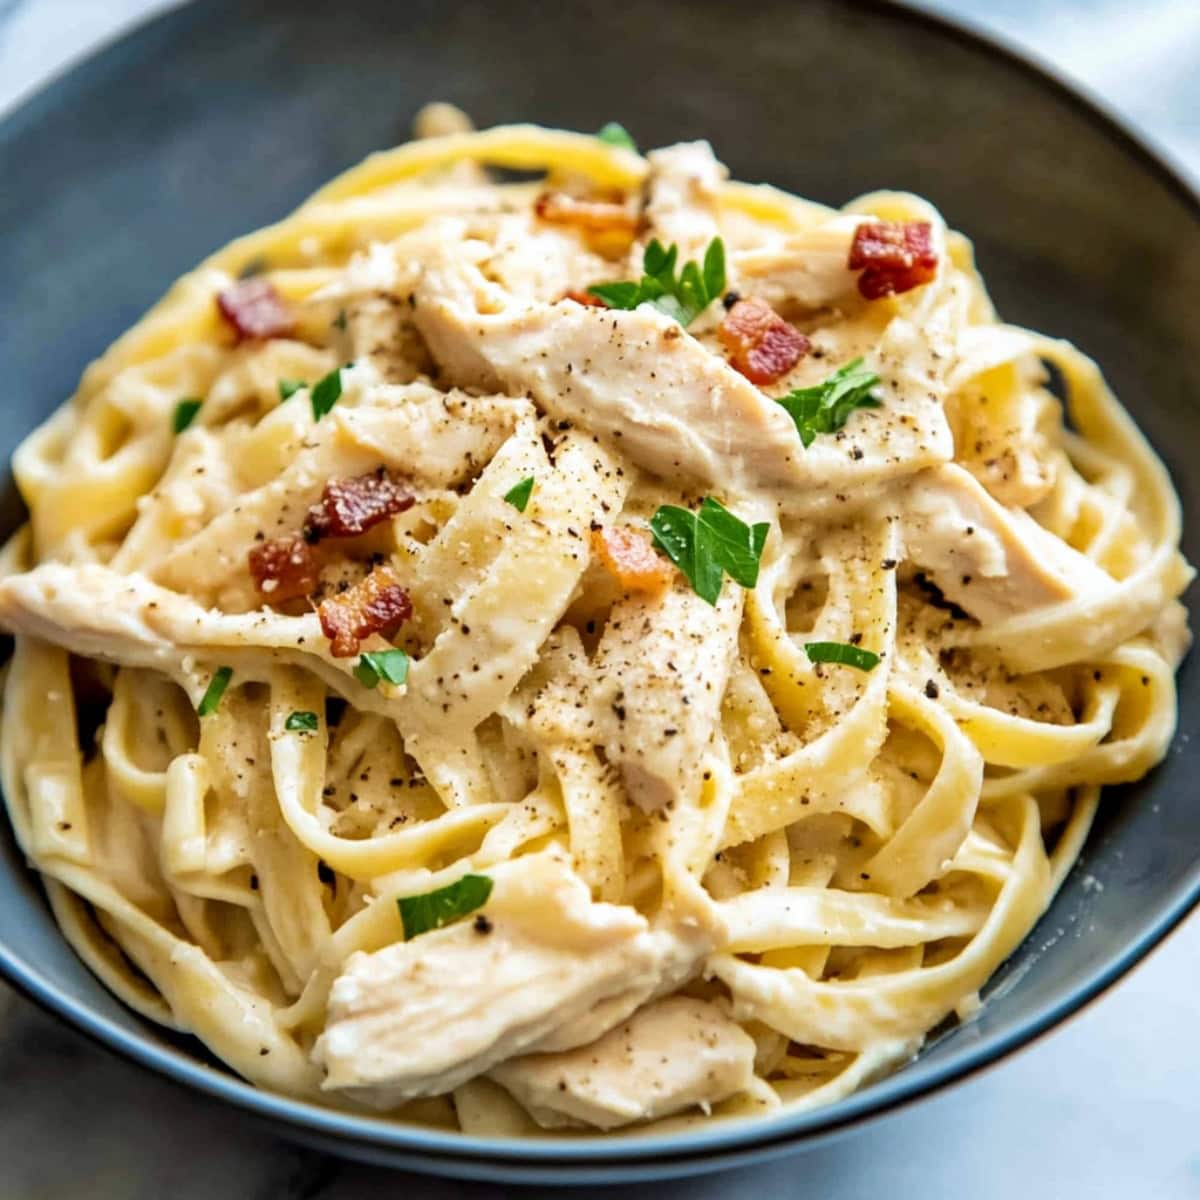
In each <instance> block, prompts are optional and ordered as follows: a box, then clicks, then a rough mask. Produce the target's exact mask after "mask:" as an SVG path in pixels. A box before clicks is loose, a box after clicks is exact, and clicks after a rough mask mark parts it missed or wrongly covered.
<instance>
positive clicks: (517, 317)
mask: <svg viewBox="0 0 1200 1200" xmlns="http://www.w3.org/2000/svg"><path fill="white" fill-rule="evenodd" d="M416 293H417V314H416V321H417V324H418V326H419V328H420V330H421V333H422V334H423V336H424V337H425V339H426V341H427V342H428V344H429V349H430V352H431V353H432V355H433V357H434V359H435V360H436V361H437V363H438V364H439V366H440V367H441V368H442V373H443V375H444V376H445V377H446V379H447V380H448V381H449V382H452V383H454V384H457V385H460V386H463V387H474V388H479V389H482V390H484V391H495V390H498V389H499V390H506V391H508V392H509V393H510V394H513V395H526V396H528V397H530V398H532V399H533V400H535V401H536V402H537V404H538V405H539V406H540V407H541V408H542V409H543V410H544V411H545V412H547V413H549V414H550V416H552V417H554V418H556V419H558V420H560V421H561V420H565V421H571V422H572V423H576V424H578V425H580V426H582V427H583V428H585V429H588V430H590V431H592V432H593V433H597V434H600V435H601V436H602V437H604V438H606V439H608V440H610V441H611V443H612V445H613V446H614V448H616V449H618V450H620V451H623V452H624V453H625V454H627V455H628V456H629V458H630V459H632V460H633V461H634V462H635V463H636V464H637V465H638V466H640V467H642V468H643V469H645V470H647V471H649V472H652V473H653V474H655V475H658V476H660V477H662V478H664V479H668V480H670V481H672V482H678V481H679V480H680V478H681V477H682V478H683V479H684V480H687V481H688V482H690V483H693V484H699V485H701V486H703V487H707V488H711V489H713V490H715V491H717V492H718V493H719V494H722V495H738V494H741V495H753V494H764V493H766V494H769V495H771V496H773V497H774V498H775V499H776V500H778V501H779V502H780V503H783V504H784V505H786V506H788V507H791V508H799V507H805V506H809V507H812V506H820V505H827V504H830V503H834V502H836V501H840V500H844V499H845V498H846V497H845V495H843V494H842V489H846V490H847V491H849V490H850V489H853V490H854V493H855V495H856V496H860V497H861V496H862V495H863V489H864V488H867V487H870V486H873V485H876V484H884V483H890V482H892V481H894V480H895V478H896V476H897V475H901V474H902V475H908V474H911V473H913V472H915V471H919V470H921V469H922V468H924V467H928V466H932V465H934V464H936V463H940V462H945V461H947V460H948V459H949V458H950V457H951V455H952V452H953V441H952V439H951V436H950V428H949V425H948V424H947V422H946V418H945V415H944V413H943V411H942V405H941V400H940V398H939V392H938V391H937V390H935V389H938V388H940V387H941V384H940V382H938V379H937V378H934V377H932V376H931V372H932V371H933V369H934V367H937V369H938V370H940V367H938V365H937V364H936V363H933V362H932V359H931V357H930V356H929V355H928V354H926V353H925V349H924V343H921V347H920V348H919V349H920V355H919V356H911V363H910V364H909V365H906V366H905V367H904V368H903V369H902V370H900V371H898V372H897V373H896V386H895V387H894V388H892V389H889V390H888V392H887V393H885V396H884V403H883V406H882V407H881V408H879V409H876V410H874V411H872V412H871V413H869V414H856V415H855V417H854V418H852V423H851V425H849V426H847V429H846V434H845V436H842V435H839V436H838V437H836V438H819V439H817V441H815V442H814V443H813V444H812V445H811V446H810V447H809V448H808V449H807V450H805V448H804V446H803V445H802V443H801V441H800V436H799V434H798V433H797V432H796V427H795V424H794V423H793V421H792V418H791V417H790V416H788V414H787V411H786V410H785V409H784V408H783V407H781V406H780V405H779V404H776V403H775V401H774V400H772V399H771V397H770V396H768V395H767V394H766V393H765V392H763V391H761V390H760V389H759V388H757V387H755V386H754V384H752V383H751V382H750V381H749V380H748V379H746V378H745V377H744V376H742V375H739V374H738V372H737V371H735V370H734V369H733V368H732V367H731V366H730V365H729V364H728V363H727V362H726V361H725V359H724V358H722V357H721V356H720V355H719V354H715V353H713V352H712V351H710V350H709V349H708V348H706V347H705V346H704V345H703V344H702V343H701V342H700V341H698V340H697V339H696V338H693V337H692V336H691V335H690V334H688V333H686V332H685V331H684V330H683V329H681V328H680V326H679V324H678V323H677V322H676V321H674V320H673V319H672V318H670V317H668V316H666V315H665V314H663V313H660V312H659V311H658V310H657V309H655V308H652V307H650V306H648V305H642V306H641V307H639V308H637V309H635V310H633V311H632V312H628V311H622V310H615V309H597V308H588V307H584V306H582V305H579V304H575V303H573V302H572V301H564V302H562V303H559V304H540V303H536V302H528V303H527V302H524V301H519V300H517V299H516V298H515V297H513V296H512V295H511V294H509V293H507V292H505V291H504V289H502V288H500V287H499V286H497V285H496V284H494V283H492V282H490V281H489V280H488V279H487V278H486V277H485V276H484V275H483V273H482V271H480V270H479V268H477V267H475V266H473V265H472V264H471V263H470V262H469V261H468V260H467V258H466V257H465V256H464V255H462V254H461V253H459V252H458V251H457V250H451V251H446V252H444V253H442V254H441V255H440V256H439V257H438V258H437V259H436V261H434V262H432V263H431V264H430V266H429V268H428V269H427V270H426V272H425V274H424V275H423V276H422V279H421V283H420V285H419V286H418V287H417V289H416ZM915 336H916V335H915V331H910V330H907V327H904V329H900V328H897V331H896V332H895V334H894V335H893V338H892V341H893V343H894V345H895V349H896V351H897V352H899V351H901V350H902V349H903V350H904V352H905V354H906V355H907V349H906V347H907V345H908V342H909V341H911V340H912V338H913V337H915ZM891 353H892V352H891V351H889V355H890V354H891ZM823 373H824V372H823Z"/></svg>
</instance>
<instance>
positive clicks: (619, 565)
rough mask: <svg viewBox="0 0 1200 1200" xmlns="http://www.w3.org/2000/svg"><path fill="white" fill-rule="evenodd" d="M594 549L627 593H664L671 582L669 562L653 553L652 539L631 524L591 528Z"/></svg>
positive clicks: (655, 594) (652, 594) (656, 594)
mask: <svg viewBox="0 0 1200 1200" xmlns="http://www.w3.org/2000/svg"><path fill="white" fill-rule="evenodd" d="M592 551H593V552H594V553H595V555H596V557H597V558H598V559H599V560H600V562H601V563H603V564H604V566H605V567H606V568H607V569H608V571H609V572H610V573H611V574H612V575H613V576H614V577H615V578H616V580H617V582H618V583H619V584H620V585H621V587H622V588H624V589H625V591H627V592H642V593H644V594H646V595H650V596H658V595H661V594H662V593H663V592H664V591H666V589H667V588H668V587H669V586H670V584H671V576H672V574H673V572H672V569H671V566H670V564H669V563H667V562H664V561H663V559H661V558H660V557H659V556H658V555H657V554H655V553H654V547H653V546H652V545H651V542H650V539H649V538H648V537H647V536H646V534H644V533H642V532H641V530H639V529H631V528H630V527H629V526H628V525H608V526H605V527H604V528H603V529H593V530H592Z"/></svg>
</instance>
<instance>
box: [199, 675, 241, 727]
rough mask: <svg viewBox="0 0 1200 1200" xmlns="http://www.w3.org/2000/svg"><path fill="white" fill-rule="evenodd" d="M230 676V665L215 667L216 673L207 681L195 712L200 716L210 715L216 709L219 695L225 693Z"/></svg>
mask: <svg viewBox="0 0 1200 1200" xmlns="http://www.w3.org/2000/svg"><path fill="white" fill-rule="evenodd" d="M232 678H233V668H232V667H218V668H217V670H216V674H215V675H213V677H212V678H211V679H210V680H209V681H208V687H206V688H205V689H204V695H203V696H201V697H200V703H199V704H198V705H197V706H196V712H198V713H199V714H200V716H202V717H211V716H212V715H213V713H215V712H216V711H217V706H218V705H219V704H220V703H221V697H222V696H223V695H225V689H226V688H227V687H228V686H229V681H230V680H231V679H232Z"/></svg>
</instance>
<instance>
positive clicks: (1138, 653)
mask: <svg viewBox="0 0 1200 1200" xmlns="http://www.w3.org/2000/svg"><path fill="white" fill-rule="evenodd" d="M417 132H418V134H419V136H418V137H417V138H416V139H415V140H414V141H412V142H411V143H409V144H408V145H405V146H402V147H400V148H398V149H395V150H391V151H388V152H385V153H380V154H377V155H375V156H373V157H371V158H369V159H368V160H367V161H365V162H364V163H363V164H362V165H360V166H358V167H356V168H354V169H353V170H350V171H349V172H347V173H346V174H344V175H342V176H340V177H339V178H337V179H335V180H334V181H333V182H332V183H330V184H328V185H327V186H326V187H324V188H323V189H322V190H320V191H319V192H317V193H316V194H315V195H314V196H313V197H312V198H311V199H309V200H308V201H307V202H306V203H305V204H303V205H302V206H301V207H300V208H299V209H298V210H297V211H296V212H295V213H294V214H293V215H291V216H290V217H288V218H286V219H285V220H283V221H281V222H280V223H279V224H276V225H273V226H271V227H269V228H266V229H263V230H261V231H259V232H257V233H253V234H250V235H248V236H246V237H243V238H240V239H238V240H237V241H235V242H233V243H232V244H231V245H229V246H228V247H226V248H225V249H223V250H221V251H220V252H218V253H217V254H215V255H213V256H212V257H211V258H209V259H208V260H207V261H206V262H204V263H202V264H201V265H200V266H199V267H198V268H196V269H195V270H194V271H192V272H191V273H190V274H188V275H185V276H184V277H183V278H182V279H181V280H179V282H178V283H176V284H175V285H174V287H173V288H172V289H171V290H170V291H169V292H168V294H167V295H166V297H165V298H164V299H163V300H162V301H161V302H160V303H159V304H158V305H157V306H156V307H155V308H153V309H152V310H151V311H150V312H149V313H148V314H147V315H146V316H145V317H144V318H143V319H142V320H141V321H140V322H138V324H137V325H135V326H134V327H133V328H132V329H131V330H130V331H129V332H128V333H126V334H125V335H124V336H123V337H121V338H120V339H119V340H118V341H117V342H116V343H115V344H114V345H113V346H112V347H111V348H110V349H109V350H108V351H107V352H106V353H105V354H104V355H103V356H102V357H101V358H99V359H98V360H97V361H95V362H94V363H92V364H91V365H90V366H89V367H88V368H87V370H86V371H85V373H84V375H83V378H82V381H81V384H80V387H79V390H78V392H77V393H76V394H75V395H74V396H73V397H72V398H71V399H70V400H69V401H68V402H67V403H66V404H65V405H63V407H62V408H60V409H59V410H58V411H57V412H56V413H55V414H54V415H53V416H51V417H50V418H49V419H48V420H47V421H46V423H45V424H44V425H42V426H41V427H40V428H39V429H37V430H36V431H35V432H34V433H32V434H31V435H30V436H29V437H28V438H27V439H26V440H25V441H24V443H23V444H22V445H21V446H20V448H19V449H18V451H17V453H16V455H15V458H14V463H13V469H14V473H15V476H16V480H17V483H18V485H19V487H20V491H21V493H22V495H23V497H24V499H25V501H26V503H27V506H28V510H29V519H28V522H27V524H25V525H24V526H23V527H22V528H21V529H20V530H19V531H18V532H17V533H16V534H15V535H14V536H13V537H12V538H11V540H10V541H9V542H8V544H7V546H6V547H5V549H4V551H3V556H2V559H0V625H2V626H3V627H4V628H5V629H7V630H8V631H9V632H11V633H12V634H14V635H15V650H14V652H13V654H12V657H11V660H10V661H9V663H8V664H7V666H6V668H5V672H6V673H5V682H4V692H3V723H2V733H0V769H2V783H3V790H4V796H5V800H6V802H7V805H8V811H9V814H10V817H11V821H12V825H13V828H14V830H15V832H16V836H17V838H18V839H19V842H20V845H21V847H22V849H23V851H24V853H25V854H26V856H27V857H28V859H29V860H30V862H31V863H32V864H33V866H35V867H36V869H37V870H38V871H39V872H40V873H41V876H42V878H43V879H44V882H45V887H46V891H47V894H48V897H49V901H50V904H51V905H52V907H53V911H54V914H55V916H56V918H57V921H58V923H59V925H60V926H61V928H62V930H63V933H64V934H65V936H66V937H67V938H68V939H69V940H70V942H71V944H72V945H73V946H74V948H75V950H76V951H77V952H78V954H79V955H80V956H81V958H82V959H83V960H84V961H85V962H86V963H87V965H88V966H89V967H90V968H91V970H92V971H94V972H95V973H96V975H98V976H99V978H100V979H101V980H102V981H103V982H104V983H105V984H106V985H107V986H108V987H109V988H111V989H112V990H113V991H114V992H115V993H116V994H117V995H118V996H119V997H120V998H121V999H122V1000H123V1001H124V1002H125V1003H126V1004H128V1005H130V1006H132V1007H133V1008H134V1009H136V1010H137V1011H138V1012H139V1013H141V1014H142V1015H143V1016H145V1017H147V1018H149V1019H151V1020H153V1021H157V1022H161V1023H163V1024H165V1025H167V1026H170V1027H172V1028H175V1029H178V1030H182V1031H187V1032H190V1033H192V1034H194V1035H195V1036H196V1037H198V1038H199V1039H201V1041H203V1042H204V1044H205V1045H206V1046H207V1047H208V1048H209V1049H210V1050H211V1051H212V1052H213V1053H214V1054H216V1055H217V1056H218V1057H219V1058H220V1059H222V1060H223V1061H224V1062H225V1063H227V1064H228V1065H229V1066H230V1067H231V1068H232V1069H233V1070H234V1071H236V1072H238V1073H239V1074H240V1075H242V1076H243V1077H245V1078H246V1079H247V1080H250V1081H252V1082H253V1083H255V1084H257V1085H260V1086H262V1087H264V1088H270V1089H274V1090H276V1091H280V1092H284V1093H287V1094H290V1095H293V1096H297V1097H302V1098H308V1099H312V1100H316V1101H319V1102H322V1103H326V1104H333V1105H338V1106H346V1107H350V1108H364V1107H365V1108H367V1109H373V1110H376V1111H382V1112H386V1113H389V1114H392V1115H394V1116H395V1118H396V1119H398V1120H404V1121H412V1122H421V1123H427V1124H433V1125H439V1126H443V1127H446V1128H452V1129H461V1130H464V1131H466V1132H468V1133H473V1134H487V1135H497V1136H510V1135H512V1136H516V1135H521V1134H530V1133H533V1134H536V1133H539V1132H540V1131H544V1130H557V1129H567V1130H612V1129H618V1128H624V1127H630V1126H632V1127H636V1128H638V1129H644V1128H645V1127H647V1125H649V1124H653V1127H654V1128H655V1129H663V1128H677V1127H680V1126H683V1125H688V1124H693V1123H696V1122H703V1121H706V1120H711V1119H714V1118H716V1117H728V1116H734V1115H757V1114H763V1113H767V1112H770V1111H772V1110H774V1109H777V1108H779V1107H780V1106H781V1105H792V1106H797V1105H798V1106H813V1105H818V1104H824V1103H828V1102H830V1101H831V1100H834V1099H837V1098H839V1097H842V1096H844V1095H846V1094H847V1093H849V1092H851V1091H852V1090H854V1089H856V1088H858V1087H860V1086H862V1085H863V1084H864V1083H866V1082H868V1081H870V1080H871V1079H873V1078H875V1077H877V1076H878V1075H880V1074H881V1073H883V1072H885V1071H887V1070H890V1069H893V1068H895V1067H896V1066H898V1065H900V1064H902V1063H903V1062H904V1061H905V1060H907V1059H908V1058H910V1057H911V1056H912V1055H913V1054H914V1053H915V1052H916V1051H917V1050H918V1048H919V1047H920V1045H921V1044H922V1041H923V1039H925V1038H926V1036H927V1035H928V1034H929V1032H930V1031H931V1030H933V1029H934V1028H935V1027H941V1026H942V1025H943V1024H944V1023H946V1022H948V1021H953V1020H955V1019H960V1020H961V1019H966V1018H967V1017H969V1016H970V1015H971V1013H972V1012H973V1011H974V1010H975V1009H976V1007H977V1006H978V1004H979V994H980V990H981V988H982V987H983V985H984V984H985V983H986V981H987V980H988V978H989V977H990V976H991V975H992V973H993V972H994V971H995V969H996V968H997V966H998V965H999V964H1000V963H1001V962H1002V961H1003V960H1004V959H1005V958H1006V957H1007V956H1008V955H1009V954H1010V953H1011V952H1012V950H1013V949H1014V948H1015V947H1016V946H1017V945H1018V944H1019V943H1020V941H1021V940H1022V939H1023V938H1024V937H1025V935H1026V934H1027V933H1028V932H1029V930H1030V929H1031V927H1032V926H1033V924H1034V923H1035V922H1036V920H1037V919H1038V917H1039V915H1040V914H1041V913H1042V912H1043V911H1044V910H1045V908H1046V906H1047V905H1048V903H1049V902H1050V899H1051V898H1052V896H1053V895H1054V893H1055V890H1056V888H1058V886H1059V885H1060V883H1061V882H1062V880H1063V878H1064V876H1065V874H1066V873H1067V871H1068V870H1069V869H1070V867H1071V865H1072V864H1073V862H1074V861H1075V859H1076V857H1077V855H1078V854H1079V851H1080V848H1081V846H1082V844H1083V841H1084V839H1085V837H1086V834H1087V831H1088V826H1089V823H1090V821H1091V819H1092V816H1093V813H1094V811H1095V809H1096V806H1097V803H1098V800H1099V795H1100V789H1101V788H1102V787H1103V786H1104V785H1106V784H1116V783H1121V782H1125V781H1130V780H1135V779H1138V778H1140V777H1141V776H1142V775H1144V774H1145V773H1146V772H1147V771H1148V770H1149V769H1150V768H1151V767H1152V766H1153V765H1154V764H1155V763H1157V762H1158V761H1159V760H1160V759H1161V758H1162V756H1163V754H1164V753H1165V751H1166V748H1167V746H1168V743H1169V741H1170V738H1171V736H1172V733H1173V730H1174V726H1175V717H1176V703H1175V691H1174V670H1175V668H1176V666H1177V664H1178V662H1179V661H1180V659H1181V657H1182V655H1183V653H1184V651H1185V649H1186V646H1187V643H1188V632H1187V627H1186V620H1185V615H1184V610H1183V607H1182V605H1181V604H1180V602H1179V596H1180V594H1181V592H1182V591H1183V589H1184V588H1185V586H1186V585H1187V583H1188V581H1189V579H1190V578H1191V574H1192V572H1191V569H1190V568H1189V566H1188V565H1187V563H1186V562H1185V561H1184V559H1183V558H1182V557H1181V555H1180V552H1179V548H1178V547H1179V536H1180V516H1179V505H1178V502H1177V498H1176V496H1175V493H1174V491H1173V488H1172V485H1171V482H1170V480H1169V478H1168V476H1167V474H1166V472H1165V470H1164V468H1163V466H1162V465H1161V463H1160V462H1159V460H1158V459H1157V458H1156V456H1155V454H1154V453H1153V451H1152V450H1151V449H1150V447H1149V446H1148V444H1147V442H1146V440H1145V439H1144V438H1143V436H1142V435H1141V434H1140V432H1139V431H1138V429H1137V428H1136V427H1135V426H1134V424H1133V422H1132V421H1131V420H1130V418H1129V416H1128V415H1127V414H1126V412H1125V411H1124V409H1123V408H1122V407H1121V406H1120V405H1119V404H1118V402H1117V401H1116V400H1115V399H1114V397H1113V396H1112V394H1111V393H1110V392H1109V390H1108V389H1107V387H1106V386H1105V383H1104V381H1103V379H1102V377H1101V374H1100V372H1099V370H1098V369H1097V367H1096V366H1095V364H1094V363H1092V362H1091V361H1090V360H1089V359H1088V358H1086V357H1084V355H1083V354H1081V353H1080V352H1078V351H1077V350H1075V349H1073V348H1072V347H1071V346H1069V345H1066V344H1064V343H1063V342H1060V341H1056V340H1053V339H1052V338H1049V337H1045V336H1042V335H1039V334H1037V333H1032V332H1028V331H1026V330H1024V329H1020V328H1016V327H1014V326H1011V325H1006V324H1003V323H1001V322H1000V321H999V320H998V318H997V316H996V314H995V312H994V311H993V308H992V306H991V303H990V302H989V299H988V296H987V294H986V292H985V290H984V287H983V284H982V282H981V280H980V277H979V275H978V274H977V273H976V270H975V268H974V264H973V260H972V253H971V248H970V244H969V243H968V242H967V241H966V240H965V238H964V237H962V236H961V235H960V234H958V233H955V232H952V231H950V230H948V229H947V227H946V225H945V223H944V221H943V220H942V218H941V216H940V215H939V214H938V212H937V211H936V210H935V209H934V208H933V207H932V206H931V205H930V204H928V203H926V202H925V201H924V200H922V199H919V198H918V197H916V196H913V195H908V194H899V193H893V192H877V193H874V194H871V195H867V196H863V197H861V198H860V199H857V200H855V201H853V202H852V203H850V204H848V205H847V206H846V207H845V208H842V209H840V210H833V209H829V208H826V207H823V206H821V205H818V204H814V203H810V202H807V201H805V200H801V199H799V198H797V197H795V196H792V195H789V194H787V193H785V192H782V191H779V190H776V189H775V188H772V187H769V186H766V185H749V184H743V183H737V182H732V181H730V180H729V179H728V177H727V171H726V169H725V168H724V167H723V166H722V165H721V164H720V163H719V162H718V161H717V159H716V158H715V157H714V156H713V153H712V151H711V149H710V148H709V146H708V144H707V143H706V142H693V143H685V144H681V145H675V146H670V147H667V148H665V149H660V150H654V151H651V152H649V153H647V154H645V155H643V154H641V153H639V152H638V151H637V149H636V147H635V146H634V145H633V143H632V141H631V139H630V138H629V136H628V134H626V133H625V131H624V130H622V129H621V128H620V127H619V126H608V127H606V128H605V129H604V130H602V131H601V133H600V134H598V135H584V134H576V133H565V132H556V131H552V130H547V129H542V128H537V127H533V126H511V127H504V128H496V129H490V130H486V131H482V132H477V131H475V130H473V129H472V128H471V127H470V125H469V123H468V122H467V121H466V119H465V118H464V117H463V116H462V114H460V113H458V112H457V111H456V110H452V109H449V108H448V107H447V106H431V108H430V109H427V110H425V111H424V112H423V113H422V114H421V116H420V117H419V118H418V129H417Z"/></svg>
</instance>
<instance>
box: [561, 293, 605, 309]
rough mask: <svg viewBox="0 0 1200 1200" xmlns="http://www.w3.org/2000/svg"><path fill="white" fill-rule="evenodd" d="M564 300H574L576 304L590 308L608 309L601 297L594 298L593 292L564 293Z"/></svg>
mask: <svg viewBox="0 0 1200 1200" xmlns="http://www.w3.org/2000/svg"><path fill="white" fill-rule="evenodd" d="M563 299H564V300H574V301H575V303H576V304H584V305H586V306H587V307H588V308H607V307H608V305H607V304H605V303H604V301H603V300H601V299H600V297H599V296H593V295H592V293H591V292H564V293H563Z"/></svg>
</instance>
